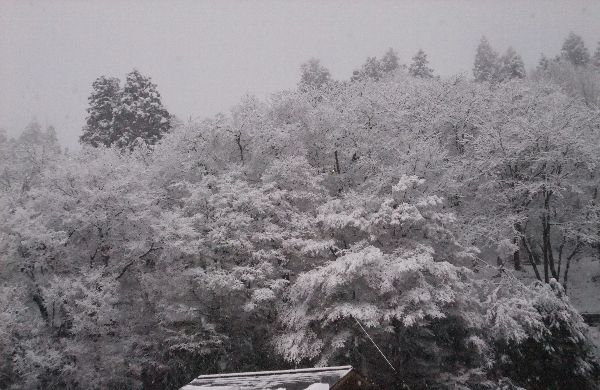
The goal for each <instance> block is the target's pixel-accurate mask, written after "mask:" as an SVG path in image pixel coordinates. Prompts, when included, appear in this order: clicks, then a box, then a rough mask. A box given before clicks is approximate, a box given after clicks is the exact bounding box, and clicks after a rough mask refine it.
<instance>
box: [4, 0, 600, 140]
mask: <svg viewBox="0 0 600 390" xmlns="http://www.w3.org/2000/svg"><path fill="white" fill-rule="evenodd" d="M599 20H600V2H598V1H527V2H525V1H451V2H450V1H421V2H392V1H362V2H359V1H354V2H346V1H326V2H322V1H302V2H287V1H285V2H284V1H247V2H242V1H219V2H210V1H182V0H180V1H168V2H167V1H133V0H128V1H115V0H111V1H108V0H103V1H85V2H80V1H10V0H1V1H0V87H1V92H0V128H3V129H5V130H6V131H7V133H8V134H9V135H13V136H14V135H16V134H19V133H20V132H21V131H22V130H23V128H24V127H25V126H26V125H27V124H28V123H29V122H30V121H31V120H32V119H36V120H37V121H39V122H40V124H41V125H42V126H44V127H45V126H47V125H53V126H55V128H56V130H57V132H58V137H59V140H60V142H61V144H62V145H64V146H67V147H69V148H71V149H73V148H78V137H79V135H80V134H81V128H82V126H83V125H84V122H85V116H86V111H85V110H86V108H87V106H88V103H87V97H88V96H89V94H90V92H91V84H92V82H93V81H94V80H95V79H96V78H97V77H99V76H101V75H107V76H114V77H118V78H120V79H121V80H123V79H124V77H125V74H126V73H127V72H129V71H131V69H133V68H137V69H139V70H140V71H141V72H142V73H144V74H146V75H149V76H151V77H152V80H153V82H155V83H156V84H158V89H159V91H160V92H161V95H162V100H163V103H164V105H165V106H166V108H167V109H168V110H169V112H171V113H173V114H175V115H176V116H178V117H179V118H180V119H182V120H186V119H188V118H190V117H192V118H202V117H205V116H211V115H214V114H216V113H217V112H219V111H226V110H228V109H229V107H230V106H232V105H233V104H235V103H236V102H237V101H238V100H239V98H240V96H241V95H243V94H245V93H250V94H255V95H256V96H258V97H260V98H262V97H265V96H267V95H268V94H269V93H272V92H274V91H277V90H281V89H289V88H294V87H295V86H296V83H297V81H298V78H299V66H300V64H301V63H302V62H304V61H306V60H307V59H308V58H310V57H317V58H319V59H320V60H321V62H322V64H323V65H325V66H326V67H328V68H329V69H330V70H331V73H332V76H333V77H334V78H336V79H347V78H349V77H350V76H351V74H352V71H353V70H354V69H356V68H358V67H359V66H360V64H361V63H363V62H364V60H365V58H366V57H367V56H381V55H382V54H383V53H384V52H385V50H387V49H388V48H389V47H393V48H394V49H395V50H396V51H397V53H398V54H399V57H400V61H401V63H408V62H410V58H411V57H412V56H413V55H414V53H415V52H416V51H417V50H418V49H419V48H422V49H424V50H425V51H426V53H427V54H428V58H429V60H430V65H431V66H432V67H433V68H434V70H435V73H436V74H438V75H442V76H444V75H450V74H456V73H465V74H467V75H469V76H470V75H471V71H472V66H473V59H474V55H475V49H476V47H477V45H478V43H479V40H480V38H481V36H482V35H485V36H486V37H487V38H488V40H489V41H490V43H491V44H492V45H493V46H494V47H496V48H498V49H499V50H501V51H502V50H504V49H505V48H506V47H508V46H513V47H514V48H515V49H516V51H517V52H518V53H520V54H521V55H522V57H523V60H524V62H525V64H526V67H527V68H528V69H529V68H531V67H533V66H535V64H536V63H537V61H538V59H539V57H540V54H541V53H546V54H547V55H549V56H552V55H554V54H555V53H558V52H559V51H560V46H561V44H562V42H563V40H564V37H565V36H567V35H568V33H569V32H570V31H573V32H575V33H577V34H579V35H580V36H582V37H583V39H584V40H585V42H586V45H587V46H588V47H590V48H594V47H595V46H596V40H597V39H598V37H599V36H600V23H599V22H598V21H599Z"/></svg>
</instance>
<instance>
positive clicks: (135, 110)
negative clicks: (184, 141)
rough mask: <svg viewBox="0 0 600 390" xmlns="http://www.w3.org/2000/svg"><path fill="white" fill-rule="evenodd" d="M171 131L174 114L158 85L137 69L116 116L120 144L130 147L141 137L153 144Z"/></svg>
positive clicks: (130, 74) (122, 95) (124, 91)
mask: <svg viewBox="0 0 600 390" xmlns="http://www.w3.org/2000/svg"><path fill="white" fill-rule="evenodd" d="M170 128H171V115H170V114H169V112H168V111H167V110H166V109H165V108H164V107H163V105H162V102H161V99H160V93H159V92H158V90H157V89H156V84H154V83H152V81H151V80H150V78H149V77H146V76H143V75H142V74H141V73H140V72H139V71H138V70H136V69H134V70H133V71H132V72H131V73H129V74H128V75H127V80H126V81H125V85H124V86H123V91H122V92H121V94H120V99H119V106H118V107H117V110H116V113H115V124H114V129H113V130H114V131H115V133H116V134H115V135H116V136H117V137H118V139H117V141H116V142H117V145H119V146H120V147H130V146H132V144H133V143H134V141H135V140H136V139H137V138H141V139H142V140H143V141H144V142H146V143H147V144H150V145H153V144H155V143H156V142H158V140H160V139H161V138H162V136H163V135H164V134H165V133H167V132H168V131H169V129H170Z"/></svg>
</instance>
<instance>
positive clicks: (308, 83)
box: [298, 58, 331, 90]
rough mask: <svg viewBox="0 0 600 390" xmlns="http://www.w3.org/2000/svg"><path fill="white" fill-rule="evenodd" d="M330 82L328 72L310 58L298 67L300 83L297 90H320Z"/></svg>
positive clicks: (314, 59)
mask: <svg viewBox="0 0 600 390" xmlns="http://www.w3.org/2000/svg"><path fill="white" fill-rule="evenodd" d="M330 81H331V74H330V73H329V70H328V69H327V68H326V67H324V66H323V65H321V62H320V61H319V60H318V59H316V58H311V59H310V60H308V61H307V62H305V63H303V64H302V65H301V66H300V82H299V83H298V88H300V90H306V89H307V88H321V87H322V86H323V85H325V84H327V83H329V82H330Z"/></svg>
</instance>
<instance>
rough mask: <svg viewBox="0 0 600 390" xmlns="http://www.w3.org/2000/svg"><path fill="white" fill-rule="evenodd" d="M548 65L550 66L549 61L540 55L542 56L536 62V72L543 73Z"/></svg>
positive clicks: (543, 55)
mask: <svg viewBox="0 0 600 390" xmlns="http://www.w3.org/2000/svg"><path fill="white" fill-rule="evenodd" d="M549 64H550V60H549V59H548V57H546V55H545V54H543V53H542V55H541V56H540V59H539V61H538V65H537V68H536V70H537V71H544V70H546V69H548V65H549Z"/></svg>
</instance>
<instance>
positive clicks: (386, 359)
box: [351, 316, 396, 372]
mask: <svg viewBox="0 0 600 390" xmlns="http://www.w3.org/2000/svg"><path fill="white" fill-rule="evenodd" d="M351 317H352V318H354V321H356V323H357V324H358V326H360V328H361V329H362V331H363V332H365V334H366V335H367V337H368V338H369V340H371V343H373V345H374V346H375V348H377V351H379V353H380V354H381V356H383V358H384V359H385V361H386V362H387V364H389V366H390V367H392V370H394V372H396V369H395V368H394V366H392V363H390V361H389V360H388V358H387V357H385V355H384V354H383V352H381V349H379V347H378V346H377V344H375V341H373V339H372V338H371V336H369V334H368V333H367V331H366V330H365V328H363V326H362V324H361V323H360V322H358V320H357V319H356V317H354V316H351Z"/></svg>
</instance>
